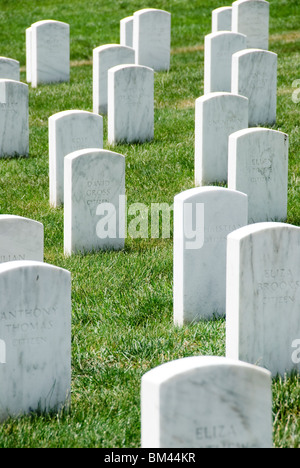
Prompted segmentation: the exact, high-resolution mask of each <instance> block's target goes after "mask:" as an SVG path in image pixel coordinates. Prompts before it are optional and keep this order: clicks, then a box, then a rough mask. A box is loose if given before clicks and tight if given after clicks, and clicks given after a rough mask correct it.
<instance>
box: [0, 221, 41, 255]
mask: <svg viewBox="0 0 300 468" xmlns="http://www.w3.org/2000/svg"><path fill="white" fill-rule="evenodd" d="M14 260H36V261H38V262H43V260H44V226H43V224H42V223H39V222H38V221H34V220H33V219H28V218H24V217H22V216H15V215H0V263H3V262H11V261H14Z"/></svg>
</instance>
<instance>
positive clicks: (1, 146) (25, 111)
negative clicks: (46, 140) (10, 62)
mask: <svg viewBox="0 0 300 468" xmlns="http://www.w3.org/2000/svg"><path fill="white" fill-rule="evenodd" d="M28 153H29V107H28V85H27V84H25V83H21V82H20V81H15V80H7V79H3V80H2V79H0V157H3V156H16V155H19V156H28Z"/></svg>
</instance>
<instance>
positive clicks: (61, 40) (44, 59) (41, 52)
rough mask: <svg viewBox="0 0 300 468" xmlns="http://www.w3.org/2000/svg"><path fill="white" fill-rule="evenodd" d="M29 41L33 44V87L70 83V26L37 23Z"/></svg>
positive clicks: (60, 23) (52, 21) (59, 23)
mask: <svg viewBox="0 0 300 468" xmlns="http://www.w3.org/2000/svg"><path fill="white" fill-rule="evenodd" d="M30 36H31V37H30ZM28 39H29V42H31V66H32V70H31V84H32V87H33V88H35V87H37V86H38V85H39V84H46V83H57V82H66V81H69V79H70V26H69V25H68V24H67V23H63V22H61V21H54V20H42V21H37V22H36V23H33V24H32V25H31V33H30V32H29V36H28ZM28 47H30V45H29V46H28ZM28 53H29V54H30V52H28Z"/></svg>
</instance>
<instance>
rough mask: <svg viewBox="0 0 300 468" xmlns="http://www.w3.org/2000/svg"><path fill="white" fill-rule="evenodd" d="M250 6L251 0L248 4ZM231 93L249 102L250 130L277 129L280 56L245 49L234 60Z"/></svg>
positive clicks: (236, 54)
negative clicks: (278, 65) (252, 128)
mask: <svg viewBox="0 0 300 468" xmlns="http://www.w3.org/2000/svg"><path fill="white" fill-rule="evenodd" d="M248 1H250V3H251V0H248ZM231 91H232V93H235V94H241V95H242V96H246V97H247V98H248V99H249V127H252V126H253V127H254V126H258V125H270V126H272V125H274V124H275V123H276V106H277V54H274V53H273V52H268V51H266V50H259V49H246V50H243V51H240V52H236V53H235V54H233V56H232V85H231Z"/></svg>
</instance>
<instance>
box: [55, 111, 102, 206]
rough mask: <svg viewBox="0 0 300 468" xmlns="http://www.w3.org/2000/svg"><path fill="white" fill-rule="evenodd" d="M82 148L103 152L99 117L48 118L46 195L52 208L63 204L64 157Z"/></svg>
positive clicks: (84, 113)
mask: <svg viewBox="0 0 300 468" xmlns="http://www.w3.org/2000/svg"><path fill="white" fill-rule="evenodd" d="M85 148H99V149H100V148H103V117H102V116H101V115H98V114H95V113H92V112H87V111H82V110H68V111H62V112H58V113H57V114H54V115H52V116H51V117H49V191H50V204H51V205H52V206H54V207H56V206H58V205H60V204H62V203H63V201H64V157H65V156H66V155H67V154H69V153H73V152H74V151H77V150H81V149H85Z"/></svg>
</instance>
